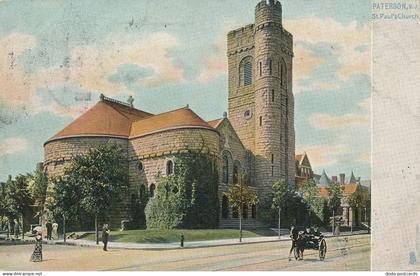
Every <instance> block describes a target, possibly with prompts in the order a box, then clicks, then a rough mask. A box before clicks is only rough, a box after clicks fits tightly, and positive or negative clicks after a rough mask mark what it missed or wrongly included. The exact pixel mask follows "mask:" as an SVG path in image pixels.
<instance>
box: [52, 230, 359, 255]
mask: <svg viewBox="0 0 420 276" xmlns="http://www.w3.org/2000/svg"><path fill="white" fill-rule="evenodd" d="M281 232H282V233H283V231H281ZM362 234H367V231H366V230H361V231H353V233H351V232H342V233H341V235H340V236H352V235H362ZM324 236H325V237H326V238H331V237H333V235H332V233H331V232H327V233H324ZM290 240H291V239H290V237H289V235H283V234H282V235H281V239H280V240H279V238H278V236H270V237H254V238H243V239H242V242H241V243H240V242H239V239H238V238H236V239H222V240H211V241H194V242H184V248H204V247H215V246H226V245H240V244H253V243H265V242H279V241H290ZM47 243H48V244H60V245H63V244H64V241H63V240H57V241H48V242H47ZM67 245H74V246H90V247H103V244H102V242H99V244H98V245H97V244H96V243H95V242H94V241H88V240H67ZM108 248H111V249H112V248H118V249H145V250H147V249H149V250H151V249H154V250H163V249H179V248H181V246H180V243H179V242H174V243H122V242H109V243H108Z"/></svg>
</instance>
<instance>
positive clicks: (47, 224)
mask: <svg viewBox="0 0 420 276" xmlns="http://www.w3.org/2000/svg"><path fill="white" fill-rule="evenodd" d="M45 227H46V228H47V240H51V233H52V224H51V222H50V221H47V223H46V224H45Z"/></svg>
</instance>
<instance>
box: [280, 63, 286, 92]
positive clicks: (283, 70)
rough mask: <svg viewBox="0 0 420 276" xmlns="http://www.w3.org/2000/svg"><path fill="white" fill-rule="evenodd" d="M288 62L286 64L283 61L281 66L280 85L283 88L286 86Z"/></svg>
mask: <svg viewBox="0 0 420 276" xmlns="http://www.w3.org/2000/svg"><path fill="white" fill-rule="evenodd" d="M286 71H287V70H286V62H284V59H282V60H281V64H280V84H281V86H285V85H286V79H287V72H286Z"/></svg>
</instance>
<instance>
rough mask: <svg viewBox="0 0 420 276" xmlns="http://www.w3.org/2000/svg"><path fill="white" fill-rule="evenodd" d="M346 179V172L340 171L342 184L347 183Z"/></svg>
mask: <svg viewBox="0 0 420 276" xmlns="http://www.w3.org/2000/svg"><path fill="white" fill-rule="evenodd" d="M345 180H346V174H345V173H340V184H342V185H343V184H345Z"/></svg>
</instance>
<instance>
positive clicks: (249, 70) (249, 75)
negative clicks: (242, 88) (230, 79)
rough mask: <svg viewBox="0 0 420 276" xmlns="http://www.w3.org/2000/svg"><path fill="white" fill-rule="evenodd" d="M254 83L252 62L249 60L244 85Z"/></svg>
mask: <svg viewBox="0 0 420 276" xmlns="http://www.w3.org/2000/svg"><path fill="white" fill-rule="evenodd" d="M250 84H252V63H251V62H247V63H245V65H244V85H250Z"/></svg>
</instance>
